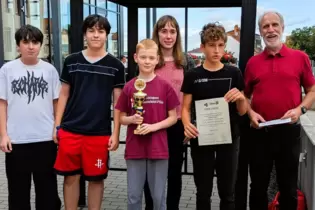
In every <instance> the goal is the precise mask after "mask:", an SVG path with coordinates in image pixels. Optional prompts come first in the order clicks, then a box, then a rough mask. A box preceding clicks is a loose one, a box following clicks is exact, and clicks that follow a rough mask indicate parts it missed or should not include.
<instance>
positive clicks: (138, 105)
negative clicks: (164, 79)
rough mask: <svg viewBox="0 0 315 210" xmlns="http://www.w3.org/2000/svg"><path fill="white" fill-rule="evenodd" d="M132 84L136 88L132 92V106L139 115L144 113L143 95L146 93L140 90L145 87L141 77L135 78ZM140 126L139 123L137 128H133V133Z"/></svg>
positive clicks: (135, 132)
mask: <svg viewBox="0 0 315 210" xmlns="http://www.w3.org/2000/svg"><path fill="white" fill-rule="evenodd" d="M134 86H135V88H136V90H138V92H135V93H134V94H133V99H134V106H133V108H134V109H135V110H136V114H139V115H140V116H142V115H143V114H144V109H143V102H144V99H145V97H146V96H147V94H146V93H144V92H142V91H143V90H144V88H145V87H146V83H145V81H144V80H143V79H136V81H135V84H134ZM140 127H141V124H139V125H138V126H137V128H136V129H135V130H134V134H138V132H139V130H140Z"/></svg>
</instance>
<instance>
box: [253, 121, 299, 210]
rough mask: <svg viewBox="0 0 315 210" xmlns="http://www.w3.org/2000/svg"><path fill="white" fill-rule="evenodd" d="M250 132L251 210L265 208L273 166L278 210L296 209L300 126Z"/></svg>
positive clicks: (291, 125)
mask: <svg viewBox="0 0 315 210" xmlns="http://www.w3.org/2000/svg"><path fill="white" fill-rule="evenodd" d="M252 132H253V138H252V142H251V152H250V177H251V189H250V200H249V201H250V209H252V210H267V209H268V197H267V189H268V185H269V180H270V172H271V170H272V167H273V163H274V164H275V167H276V173H277V176H276V177H277V182H278V187H279V191H280V198H279V204H280V210H296V209H297V182H298V166H299V153H300V139H301V125H300V124H289V125H279V126H274V127H270V128H264V129H258V130H256V129H252Z"/></svg>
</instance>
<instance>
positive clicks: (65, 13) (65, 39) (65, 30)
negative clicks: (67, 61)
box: [60, 0, 70, 60]
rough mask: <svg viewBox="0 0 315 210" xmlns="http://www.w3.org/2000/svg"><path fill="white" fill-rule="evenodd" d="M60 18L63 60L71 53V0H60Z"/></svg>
mask: <svg viewBox="0 0 315 210" xmlns="http://www.w3.org/2000/svg"><path fill="white" fill-rule="evenodd" d="M60 19H61V25H60V26H61V54H62V58H63V59H62V60H64V58H65V57H67V56H68V55H69V53H70V46H69V29H70V1H69V0H60Z"/></svg>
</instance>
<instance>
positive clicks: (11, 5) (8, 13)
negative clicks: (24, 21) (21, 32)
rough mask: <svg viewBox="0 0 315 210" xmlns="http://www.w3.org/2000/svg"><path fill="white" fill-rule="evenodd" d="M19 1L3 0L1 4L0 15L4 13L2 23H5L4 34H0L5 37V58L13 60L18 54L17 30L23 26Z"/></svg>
mask: <svg viewBox="0 0 315 210" xmlns="http://www.w3.org/2000/svg"><path fill="white" fill-rule="evenodd" d="M18 2H19V1H13V0H9V1H3V0H1V2H0V4H2V5H1V8H2V11H0V15H2V25H3V34H0V37H3V44H4V60H5V61H9V60H13V59H15V58H16V57H17V56H18V54H19V53H18V52H17V50H16V44H15V40H14V34H15V31H16V30H17V29H18V28H20V27H21V21H20V15H19V14H20V13H21V12H20V10H18V9H17V8H20V5H19V4H18Z"/></svg>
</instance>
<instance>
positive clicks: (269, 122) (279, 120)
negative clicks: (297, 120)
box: [259, 118, 292, 128]
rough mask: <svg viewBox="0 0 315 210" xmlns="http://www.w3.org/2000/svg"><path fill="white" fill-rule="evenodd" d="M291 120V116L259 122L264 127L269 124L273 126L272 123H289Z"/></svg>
mask: <svg viewBox="0 0 315 210" xmlns="http://www.w3.org/2000/svg"><path fill="white" fill-rule="evenodd" d="M291 121H292V120H291V118H287V119H277V120H270V121H267V122H264V123H259V127H260V128H262V127H267V126H272V125H281V124H287V123H290V122H291Z"/></svg>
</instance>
